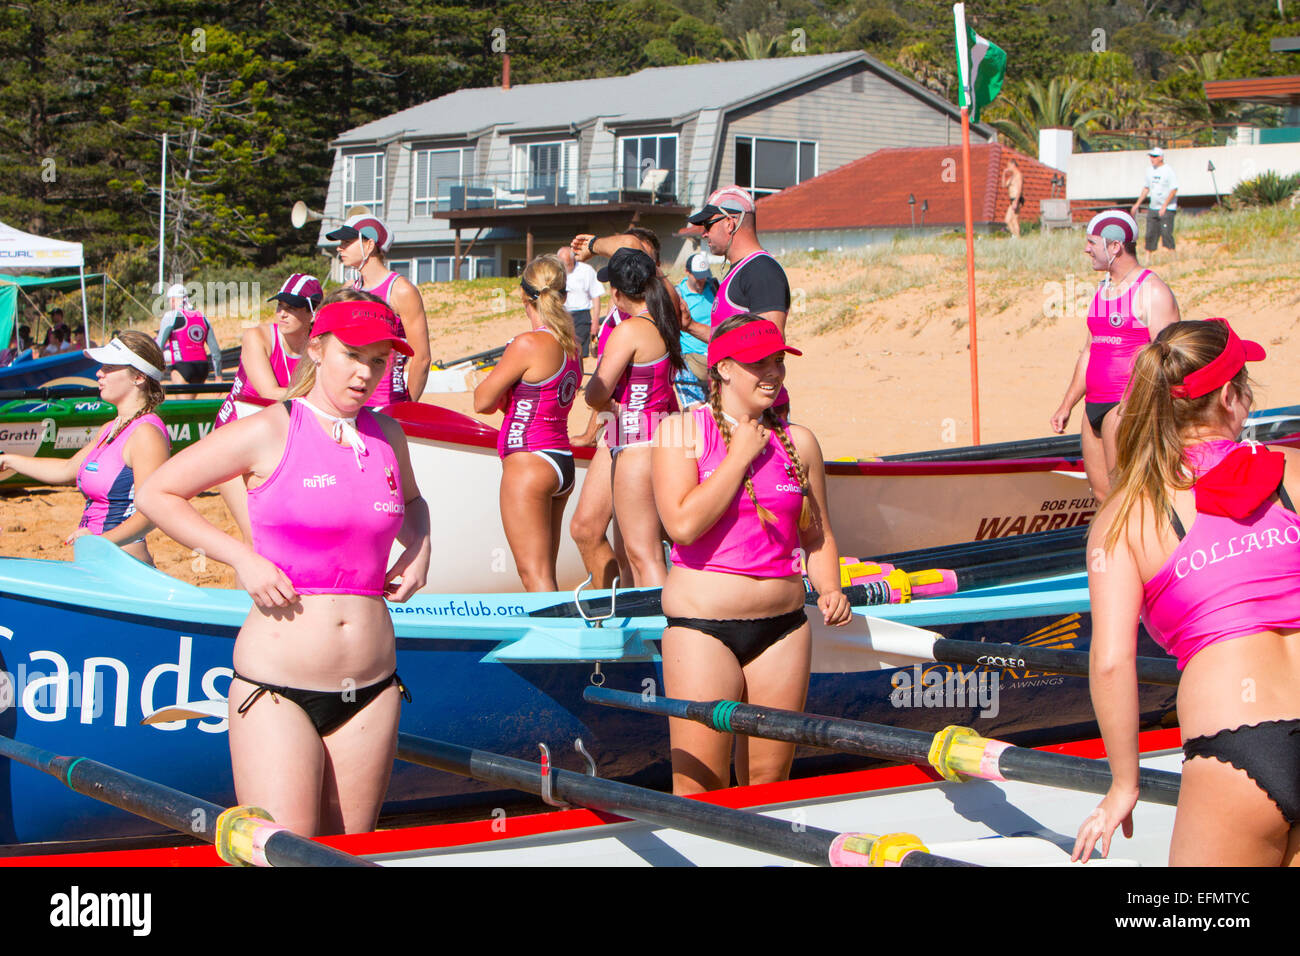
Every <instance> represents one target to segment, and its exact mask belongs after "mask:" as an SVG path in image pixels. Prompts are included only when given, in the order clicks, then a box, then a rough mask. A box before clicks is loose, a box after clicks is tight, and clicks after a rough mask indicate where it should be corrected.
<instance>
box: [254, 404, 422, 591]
mask: <svg viewBox="0 0 1300 956" xmlns="http://www.w3.org/2000/svg"><path fill="white" fill-rule="evenodd" d="M288 404H289V406H290V410H289V433H288V436H287V437H286V438H285V443H284V456H283V457H282V458H281V459H280V464H279V465H277V466H276V469H275V471H273V472H272V473H271V476H270V477H269V478H267V479H266V481H264V482H262V484H260V485H258V486H257V487H255V488H249V489H248V519H249V523H250V524H251V525H252V529H253V550H255V551H256V552H257V553H258V554H260V555H261V556H262V557H264V558H266V559H267V560H268V561H270V562H271V563H272V564H274V565H275V566H276V567H278V568H279V569H280V570H281V571H283V572H284V573H285V574H286V575H287V576H288V578H289V581H290V582H291V583H292V584H293V587H294V590H296V591H297V592H298V593H299V594H364V595H372V596H379V595H382V594H383V593H384V577H385V575H386V574H387V573H388V557H389V553H390V551H391V550H392V547H393V541H394V540H395V539H396V537H397V533H398V532H399V531H400V530H401V528H402V521H403V518H404V515H405V513H406V499H405V497H404V496H403V494H402V475H401V471H400V469H399V467H398V463H397V455H396V453H394V451H393V448H392V446H391V445H389V444H388V439H386V438H385V437H384V432H383V429H382V428H381V427H380V425H379V422H378V421H376V420H375V417H374V415H372V414H371V413H370V411H369V410H367V409H364V408H363V409H362V410H361V413H360V414H359V415H358V416H357V420H356V431H357V433H358V435H359V436H360V444H359V445H357V446H354V445H352V444H339V442H338V441H336V440H335V439H334V438H332V437H331V435H330V433H328V432H326V430H325V429H324V428H323V427H322V426H321V424H320V422H319V421H318V420H317V418H316V415H315V414H314V413H313V412H312V410H311V409H310V408H309V407H308V406H307V404H306V400H305V399H301V398H299V399H295V400H293V401H292V402H290V403H288ZM340 427H341V426H339V425H336V426H335V430H336V431H338V430H339V429H340Z"/></svg>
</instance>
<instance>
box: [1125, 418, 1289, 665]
mask: <svg viewBox="0 0 1300 956" xmlns="http://www.w3.org/2000/svg"><path fill="white" fill-rule="evenodd" d="M1238 447H1239V446H1238V444H1237V443H1236V442H1233V441H1228V440H1227V439H1216V440H1213V441H1208V442H1202V443H1200V444H1196V445H1191V446H1189V447H1188V448H1187V451H1186V456H1187V460H1188V462H1189V464H1190V465H1191V466H1192V469H1193V471H1194V473H1195V474H1196V475H1198V476H1199V475H1201V474H1204V473H1205V472H1207V471H1209V470H1210V469H1211V468H1213V467H1214V466H1215V465H1217V464H1219V462H1221V461H1222V460H1223V459H1224V458H1225V457H1226V456H1227V455H1228V454H1229V453H1230V452H1232V451H1234V450H1235V449H1236V448H1238ZM1142 620H1143V622H1144V623H1145V624H1146V627H1147V631H1148V632H1149V633H1150V634H1151V637H1152V638H1154V639H1155V642H1156V643H1157V644H1159V645H1160V646H1161V647H1163V648H1164V649H1165V650H1166V651H1168V652H1169V653H1170V654H1172V655H1174V656H1175V657H1176V658H1178V667H1179V669H1180V670H1181V669H1182V668H1184V667H1186V666H1187V662H1188V661H1189V660H1191V659H1192V657H1193V656H1194V655H1195V654H1196V653H1197V652H1198V651H1200V650H1201V649H1202V648H1205V647H1209V646H1210V645H1211V644H1217V643H1218V642H1219V641H1227V640H1231V639H1232V638H1234V637H1244V636H1246V635H1248V634H1258V633H1259V632H1260V631H1272V630H1287V629H1291V628H1300V515H1296V514H1295V512H1293V511H1291V510H1289V509H1287V508H1285V507H1283V506H1282V505H1281V504H1279V503H1278V502H1277V501H1276V500H1272V499H1271V497H1270V499H1268V500H1265V501H1264V502H1263V503H1262V504H1261V505H1259V507H1258V508H1256V509H1255V511H1254V513H1252V514H1251V515H1249V516H1248V517H1246V518H1244V519H1242V520H1237V519H1235V518H1229V517H1226V516H1223V515H1214V514H1206V513H1205V512H1202V511H1198V512H1197V514H1196V520H1195V521H1193V522H1192V526H1191V527H1190V528H1189V529H1187V535H1186V537H1184V538H1183V539H1182V540H1181V541H1180V542H1178V547H1176V548H1175V549H1174V552H1173V554H1171V555H1170V556H1169V560H1168V561H1166V562H1165V564H1164V565H1163V566H1162V567H1161V568H1160V570H1159V571H1158V572H1156V574H1155V575H1154V576H1153V577H1152V578H1151V580H1150V581H1148V582H1146V584H1144V585H1143V587H1142Z"/></svg>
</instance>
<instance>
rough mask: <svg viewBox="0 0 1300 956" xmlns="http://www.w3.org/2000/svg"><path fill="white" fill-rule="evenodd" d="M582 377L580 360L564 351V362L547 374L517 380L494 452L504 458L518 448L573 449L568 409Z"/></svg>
mask: <svg viewBox="0 0 1300 956" xmlns="http://www.w3.org/2000/svg"><path fill="white" fill-rule="evenodd" d="M546 331H547V332H550V329H547V330H546ZM551 334H552V335H553V334H554V333H551ZM581 380H582V363H581V362H580V361H579V360H578V359H576V358H574V357H573V356H572V355H566V356H565V357H564V364H563V365H561V366H560V367H559V369H558V370H557V371H556V373H555V374H554V375H552V376H550V377H549V378H547V379H545V380H543V381H541V382H525V381H523V380H522V379H520V380H519V381H518V382H516V383H515V384H514V386H513V387H512V388H511V389H510V404H509V405H507V406H506V417H505V421H503V422H502V423H501V431H500V433H499V434H498V435H497V454H498V455H500V456H501V457H502V458H505V457H506V456H507V455H510V454H513V453H514V452H517V451H542V450H545V451H572V447H571V446H570V445H569V409H570V408H572V407H573V397H574V395H576V394H577V393H578V382H579V381H581Z"/></svg>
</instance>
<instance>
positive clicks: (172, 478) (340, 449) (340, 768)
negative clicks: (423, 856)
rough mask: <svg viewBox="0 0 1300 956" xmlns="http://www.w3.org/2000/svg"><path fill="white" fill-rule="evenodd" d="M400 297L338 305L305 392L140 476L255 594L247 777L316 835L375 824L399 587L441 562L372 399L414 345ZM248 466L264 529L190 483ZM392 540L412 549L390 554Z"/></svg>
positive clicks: (169, 525)
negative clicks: (248, 536) (220, 525)
mask: <svg viewBox="0 0 1300 956" xmlns="http://www.w3.org/2000/svg"><path fill="white" fill-rule="evenodd" d="M391 315H392V313H391V310H389V309H388V307H387V306H386V305H383V304H382V303H372V302H336V303H332V304H329V305H325V306H323V307H322V308H321V309H320V311H319V312H317V313H316V321H315V324H314V325H313V328H312V337H311V339H310V341H309V342H308V343H307V348H306V351H305V353H304V355H303V360H302V361H301V362H299V364H298V369H297V371H296V373H295V376H294V381H293V384H292V385H291V386H290V389H289V392H288V398H289V399H290V401H287V402H285V403H283V404H277V405H272V406H271V407H270V408H267V409H264V410H263V411H261V412H258V413H257V414H256V415H252V416H249V417H248V418H242V419H240V420H239V421H236V422H233V423H231V424H230V425H229V426H227V427H225V428H221V429H218V430H216V431H214V432H212V433H211V434H210V435H209V436H208V437H207V438H205V439H203V441H201V442H198V443H196V444H194V445H192V446H190V447H189V448H187V449H185V451H184V453H182V454H180V455H178V456H177V457H176V458H174V459H172V461H171V462H169V466H168V467H164V468H160V469H159V470H158V472H157V473H156V474H155V475H154V477H153V479H152V480H151V481H150V482H149V483H148V485H147V486H146V487H145V488H143V489H142V490H141V494H140V507H141V509H142V510H144V511H145V512H146V513H147V514H148V515H149V516H150V517H151V518H153V519H154V520H155V521H156V522H157V523H158V525H159V527H161V528H163V529H165V530H166V531H167V533H168V534H170V535H172V537H174V538H175V539H176V540H177V541H180V542H182V543H183V544H185V545H186V546H187V547H192V548H195V549H197V550H198V551H199V552H200V553H203V554H206V555H207V556H208V557H211V558H214V559H216V560H218V561H221V562H224V563H225V564H229V565H230V566H231V567H233V568H234V569H235V573H236V574H237V575H238V578H239V582H240V585H241V586H242V587H244V588H245V589H246V590H247V591H248V593H249V595H251V597H252V598H253V607H252V609H251V610H250V611H249V613H248V617H247V618H246V619H245V621H244V625H243V627H242V628H241V629H240V632H239V637H238V639H237V640H236V642H235V652H234V678H233V679H232V680H231V682H230V689H229V692H228V695H227V696H228V699H229V702H230V756H231V765H232V767H233V769H234V778H235V791H236V794H237V796H238V798H239V802H240V803H249V804H254V805H257V806H260V807H264V808H265V809H266V810H268V811H270V813H271V815H272V816H273V817H274V818H275V820H276V822H277V823H280V824H283V825H284V826H287V827H289V828H290V829H292V830H294V831H295V832H297V833H302V834H305V835H314V834H317V833H336V832H348V833H351V832H357V831H361V830H368V829H372V828H373V827H374V824H375V820H376V819H377V818H378V814H379V807H380V805H381V804H382V802H383V797H384V793H385V791H386V789H387V786H388V778H389V775H390V773H391V772H392V764H393V755H394V753H395V750H396V746H397V720H398V716H399V711H400V702H399V697H400V696H401V695H403V694H405V688H404V687H402V685H401V681H400V679H399V678H398V677H397V674H396V655H397V648H396V641H395V639H394V636H393V623H392V619H391V616H390V613H389V610H388V606H387V605H386V604H385V602H384V598H385V597H387V598H388V599H389V600H391V601H405V600H406V599H407V598H409V597H410V596H411V595H412V594H414V593H415V592H416V591H418V590H419V589H420V588H421V587H422V586H423V584H424V582H425V577H426V575H427V573H428V568H429V511H428V508H427V507H426V506H425V503H424V500H423V499H422V498H421V497H420V492H419V489H418V488H417V487H416V485H415V476H414V474H413V473H412V471H411V462H410V456H409V454H408V451H407V446H406V439H405V436H404V435H403V434H402V431H401V429H400V428H399V427H398V426H397V424H396V422H393V421H392V420H391V419H388V418H386V417H384V416H381V415H378V414H375V413H374V412H372V411H371V410H370V409H368V408H366V407H365V406H366V401H367V399H369V397H370V394H371V392H373V391H374V388H375V385H376V384H377V383H378V381H379V379H380V377H381V376H382V375H383V374H384V370H385V369H386V368H387V366H388V358H389V351H390V350H391V349H397V350H398V351H402V352H404V354H405V350H407V349H409V346H408V345H407V344H406V342H405V341H404V340H402V339H400V338H398V337H397V336H396V335H395V334H394V333H393V332H392V329H391V324H390V320H391ZM236 476H243V480H244V482H245V483H246V485H247V487H248V506H249V518H250V520H251V525H252V541H251V543H244V542H243V541H239V540H237V539H236V538H234V537H232V536H230V535H228V534H225V533H223V532H222V531H220V530H218V529H217V528H215V527H213V526H212V525H211V524H209V523H208V522H207V521H205V520H204V519H203V518H202V517H201V516H200V515H199V513H198V512H197V511H196V510H195V509H194V507H193V505H191V504H190V501H189V499H190V498H192V497H193V496H194V495H196V494H198V493H199V492H201V491H203V490H204V489H206V488H210V487H212V486H213V485H215V484H218V483H220V482H222V481H225V480H228V479H230V478H233V477H236ZM394 540H396V541H399V542H400V543H401V544H402V546H403V548H404V550H403V551H402V553H401V554H400V556H399V557H398V558H397V559H396V560H395V561H393V562H392V563H391V564H390V563H389V553H390V550H391V549H392V545H393V541H394ZM363 710H364V711H365V716H364V718H362V719H354V718H356V717H358V715H360V713H361V711H363Z"/></svg>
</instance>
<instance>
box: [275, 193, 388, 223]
mask: <svg viewBox="0 0 1300 956" xmlns="http://www.w3.org/2000/svg"><path fill="white" fill-rule="evenodd" d="M369 211H370V207H369V206H363V205H354V206H349V207H348V208H347V210H346V212H344V218H346V219H351V218H352V217H353V216H360V215H363V214H364V213H368V212H369ZM289 221H290V222H291V223H293V228H295V229H301V228H302V227H303V226H305V225H307V223H309V222H318V221H324V222H342V221H343V220H341V219H336V218H335V217H333V216H327V215H325V214H324V213H323V212H317V211H316V210H315V209H310V208H308V206H307V204H306V203H305V202H303V201H302V200H301V199H299V200H298V201H297V202H296V203H294V204H293V209H291V210H290V211H289Z"/></svg>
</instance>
